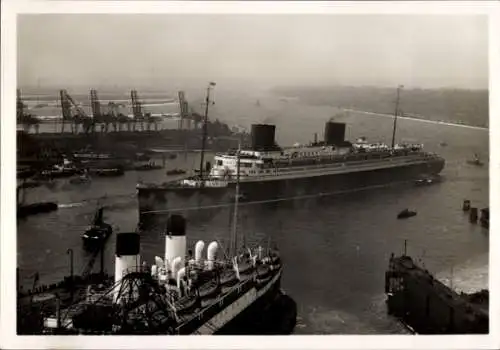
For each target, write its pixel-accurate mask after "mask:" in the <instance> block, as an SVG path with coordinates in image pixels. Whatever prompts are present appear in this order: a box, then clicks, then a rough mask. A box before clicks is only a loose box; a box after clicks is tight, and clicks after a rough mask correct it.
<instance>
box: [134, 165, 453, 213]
mask: <svg viewBox="0 0 500 350" xmlns="http://www.w3.org/2000/svg"><path fill="white" fill-rule="evenodd" d="M443 168H444V161H443V160H436V161H431V162H428V163H420V164H410V165H406V166H402V167H398V168H386V169H377V170H365V171H358V172H351V173H345V174H330V175H324V176H315V177H302V178H294V179H282V180H275V181H255V182H251V183H250V182H241V185H240V193H241V194H242V196H243V198H244V199H243V202H245V201H260V200H273V199H279V198H286V197H288V198H290V197H299V198H300V197H301V196H304V197H306V198H307V196H314V195H319V194H324V195H327V194H334V193H336V192H342V191H349V190H353V189H358V188H364V187H372V186H382V185H387V184H391V183H399V182H403V181H414V180H416V179H417V178H419V177H420V176H422V175H424V174H425V175H435V174H439V173H440V172H441V170H442V169H443ZM137 197H138V204H139V216H140V220H141V221H144V222H147V221H150V220H154V219H153V218H154V217H155V216H156V217H158V216H159V215H158V214H161V216H163V215H166V214H170V213H174V212H175V213H182V214H183V215H185V216H187V217H189V218H194V217H196V218H198V217H201V216H205V215H206V216H207V217H211V216H212V215H213V211H214V210H215V211H216V210H220V207H223V206H225V205H229V204H231V203H233V202H234V187H232V186H230V187H226V188H208V187H207V188H193V189H190V188H183V189H168V190H167V189H161V188H152V189H144V188H140V189H138V191H137ZM203 206H212V208H211V210H204V211H203V213H202V211H199V210H195V209H196V208H197V207H203ZM214 206H215V207H214ZM218 206H220V207H218Z"/></svg>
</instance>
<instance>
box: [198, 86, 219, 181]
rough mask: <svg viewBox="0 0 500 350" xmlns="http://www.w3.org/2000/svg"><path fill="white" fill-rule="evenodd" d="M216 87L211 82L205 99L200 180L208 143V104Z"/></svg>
mask: <svg viewBox="0 0 500 350" xmlns="http://www.w3.org/2000/svg"><path fill="white" fill-rule="evenodd" d="M212 86H215V83H214V82H213V81H211V82H210V83H209V84H208V87H207V97H206V99H205V116H204V117H203V134H202V139H201V158H200V178H203V163H204V161H205V143H206V142H207V123H208V104H209V103H210V89H211V88H212Z"/></svg>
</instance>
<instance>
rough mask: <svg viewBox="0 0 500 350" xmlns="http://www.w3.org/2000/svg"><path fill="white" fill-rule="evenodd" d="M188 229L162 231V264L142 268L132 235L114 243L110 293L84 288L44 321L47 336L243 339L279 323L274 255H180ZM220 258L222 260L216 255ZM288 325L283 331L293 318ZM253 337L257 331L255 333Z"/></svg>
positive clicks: (212, 249) (171, 224)
mask: <svg viewBox="0 0 500 350" xmlns="http://www.w3.org/2000/svg"><path fill="white" fill-rule="evenodd" d="M185 232H186V221H185V219H184V218H183V217H182V216H178V215H173V216H171V217H170V218H169V221H168V223H167V232H166V235H165V256H164V259H162V258H160V257H156V258H155V264H154V265H152V266H151V267H148V266H147V265H145V264H144V263H141V255H140V241H139V240H140V236H139V234H138V233H120V234H118V235H117V240H116V257H115V278H114V282H115V283H114V284H113V285H112V286H108V287H104V286H96V287H95V288H88V290H87V292H86V295H85V296H84V300H83V301H80V302H78V303H76V304H74V305H72V306H70V307H69V308H67V309H63V310H57V311H56V313H55V315H52V316H50V317H46V318H45V319H44V326H45V331H46V332H47V333H52V334H158V335H159V334H219V333H221V334H226V333H232V334H248V333H252V332H253V331H256V332H259V331H260V332H262V333H265V331H264V330H261V328H259V327H262V326H263V322H277V319H276V315H277V313H281V311H283V310H277V309H280V307H281V309H283V306H284V305H285V304H286V302H285V303H284V301H283V300H284V299H283V298H284V294H283V293H282V292H281V290H280V282H281V275H282V271H283V266H282V262H281V259H280V257H279V253H278V251H277V250H276V249H270V250H268V251H264V249H263V248H262V247H256V248H255V249H250V248H246V251H245V252H244V253H243V254H238V255H235V256H234V257H233V258H231V259H218V258H217V255H218V253H219V248H220V243H219V242H216V241H213V242H211V243H210V244H208V247H207V249H206V255H204V252H203V250H204V247H205V243H204V242H203V241H198V242H197V243H196V245H195V247H194V256H191V251H190V250H189V251H186V245H187V244H186V234H185ZM219 255H222V254H219ZM293 314H294V311H293V310H292V316H291V317H289V322H287V323H288V324H287V327H289V328H290V329H289V331H288V332H291V330H292V329H293V326H294V325H295V323H294V321H295V317H294V316H293ZM256 329H259V330H256Z"/></svg>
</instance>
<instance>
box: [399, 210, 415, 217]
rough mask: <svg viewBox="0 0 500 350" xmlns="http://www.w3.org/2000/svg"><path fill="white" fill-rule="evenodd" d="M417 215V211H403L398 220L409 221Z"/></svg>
mask: <svg viewBox="0 0 500 350" xmlns="http://www.w3.org/2000/svg"><path fill="white" fill-rule="evenodd" d="M415 215H417V212H416V211H411V210H408V209H403V210H402V211H401V212H400V213H399V214H398V219H407V218H411V217H412V216H415Z"/></svg>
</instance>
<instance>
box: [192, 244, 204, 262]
mask: <svg viewBox="0 0 500 350" xmlns="http://www.w3.org/2000/svg"><path fill="white" fill-rule="evenodd" d="M203 248H205V242H203V241H198V242H196V245H195V247H194V259H195V260H196V262H197V263H199V262H201V259H203V256H202V255H203Z"/></svg>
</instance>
